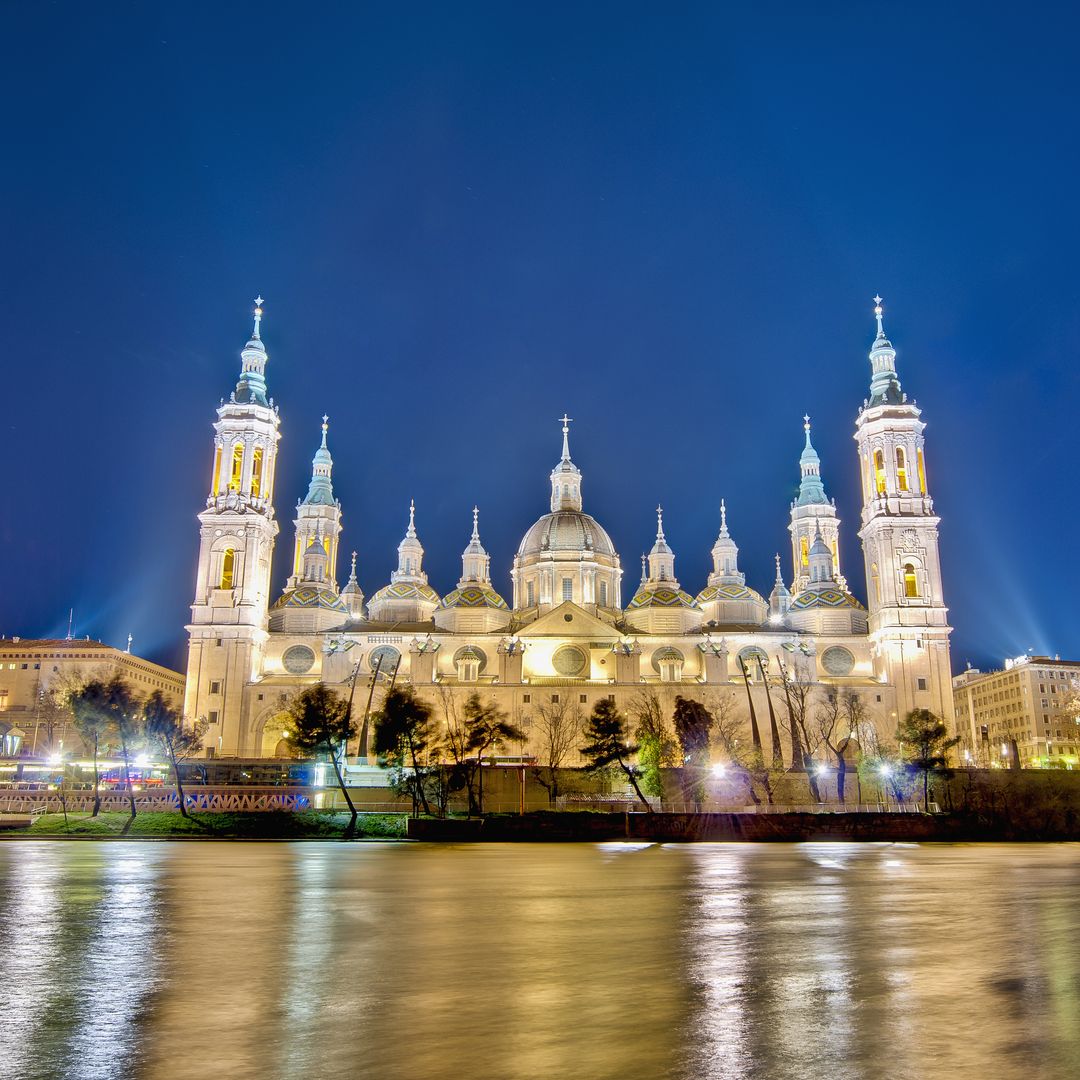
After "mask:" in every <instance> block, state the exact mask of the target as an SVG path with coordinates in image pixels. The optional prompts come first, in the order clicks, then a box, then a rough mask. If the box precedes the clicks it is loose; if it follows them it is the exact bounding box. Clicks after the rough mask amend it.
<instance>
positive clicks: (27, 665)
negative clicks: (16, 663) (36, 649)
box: [22, 664, 30, 671]
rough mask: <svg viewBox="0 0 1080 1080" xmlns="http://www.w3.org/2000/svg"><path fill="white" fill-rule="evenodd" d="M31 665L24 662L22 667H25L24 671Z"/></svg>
mask: <svg viewBox="0 0 1080 1080" xmlns="http://www.w3.org/2000/svg"><path fill="white" fill-rule="evenodd" d="M29 666H30V665H29V664H23V665H22V669H23V671H25V670H26V669H27V668H28V667H29Z"/></svg>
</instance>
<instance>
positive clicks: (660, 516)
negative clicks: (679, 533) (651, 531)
mask: <svg viewBox="0 0 1080 1080" xmlns="http://www.w3.org/2000/svg"><path fill="white" fill-rule="evenodd" d="M656 539H657V540H663V539H664V508H663V507H662V506H659V505H658V506H657V507H656Z"/></svg>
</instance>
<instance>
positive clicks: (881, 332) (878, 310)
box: [874, 296, 885, 338]
mask: <svg viewBox="0 0 1080 1080" xmlns="http://www.w3.org/2000/svg"><path fill="white" fill-rule="evenodd" d="M881 302H882V301H881V297H880V296H875V297H874V315H875V316H876V317H877V336H878V337H879V338H883V337H884V336H885V324H884V323H883V322H882V316H883V315H884V313H885V309H884V308H883V307H882V306H881Z"/></svg>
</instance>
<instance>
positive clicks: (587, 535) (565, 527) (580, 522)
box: [518, 510, 615, 558]
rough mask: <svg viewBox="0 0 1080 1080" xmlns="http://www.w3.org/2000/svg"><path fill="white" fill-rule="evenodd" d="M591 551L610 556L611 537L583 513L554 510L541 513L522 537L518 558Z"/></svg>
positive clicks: (611, 551) (612, 548)
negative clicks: (541, 515)
mask: <svg viewBox="0 0 1080 1080" xmlns="http://www.w3.org/2000/svg"><path fill="white" fill-rule="evenodd" d="M583 552H592V553H593V554H596V555H608V556H614V554H615V545H614V544H612V542H611V537H610V536H608V534H607V532H606V531H605V530H604V528H603V527H602V526H601V525H600V523H599V522H598V521H597V520H596V519H595V518H594V517H592V516H591V515H589V514H586V513H585V512H584V511H583V510H556V511H554V512H553V513H550V514H545V515H544V516H543V517H542V518H541V519H540V520H539V521H537V522H536V524H535V525H533V526H532V528H531V529H529V531H528V532H527V533H526V534H525V535H524V537H522V540H521V545H520V546H519V547H518V557H519V558H523V557H525V556H528V555H543V554H548V553H551V554H575V555H580V554H582V553H583Z"/></svg>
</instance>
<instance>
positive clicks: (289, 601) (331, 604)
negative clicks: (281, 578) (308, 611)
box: [273, 585, 348, 613]
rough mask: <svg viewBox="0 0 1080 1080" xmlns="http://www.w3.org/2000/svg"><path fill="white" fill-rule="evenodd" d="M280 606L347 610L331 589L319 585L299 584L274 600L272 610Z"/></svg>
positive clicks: (277, 609)
mask: <svg viewBox="0 0 1080 1080" xmlns="http://www.w3.org/2000/svg"><path fill="white" fill-rule="evenodd" d="M282 608H322V609H323V610H325V611H341V612H346V613H347V612H348V608H347V607H346V606H345V602H344V601H343V600H342V599H341V597H339V596H338V595H337V593H335V592H334V591H333V590H332V589H324V588H323V587H322V586H320V585H301V586H300V587H299V588H297V589H292V590H291V591H289V592H287V593H285V594H284V595H283V596H281V597H279V598H278V600H277V601H276V602H275V604H274V607H273V610H274V611H280V610H281V609H282Z"/></svg>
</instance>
